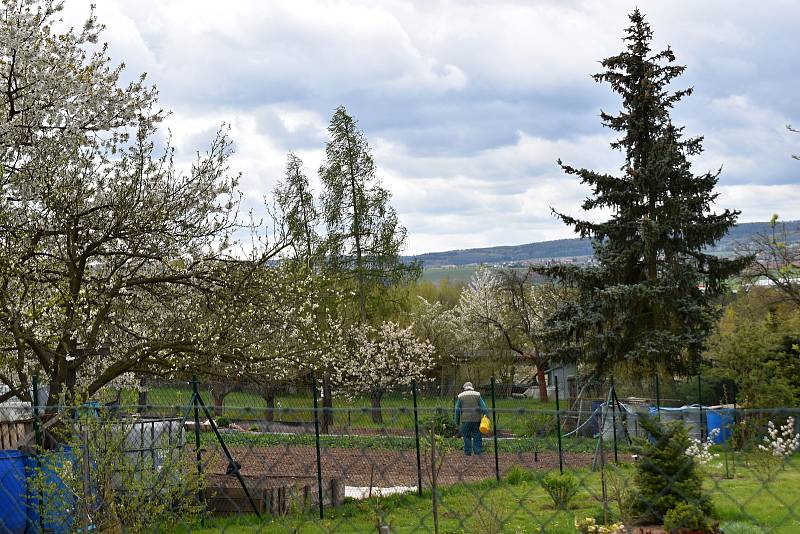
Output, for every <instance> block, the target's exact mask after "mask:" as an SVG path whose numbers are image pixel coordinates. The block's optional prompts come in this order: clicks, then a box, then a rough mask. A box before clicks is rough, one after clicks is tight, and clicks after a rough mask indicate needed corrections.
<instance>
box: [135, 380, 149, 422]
mask: <svg viewBox="0 0 800 534" xmlns="http://www.w3.org/2000/svg"><path fill="white" fill-rule="evenodd" d="M136 405H137V408H136V411H137V412H138V413H140V414H142V413H144V411H145V406H147V378H146V377H145V376H144V375H142V376H140V377H139V394H138V395H137V398H136Z"/></svg>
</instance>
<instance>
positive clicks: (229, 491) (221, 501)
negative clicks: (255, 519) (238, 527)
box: [204, 475, 344, 516]
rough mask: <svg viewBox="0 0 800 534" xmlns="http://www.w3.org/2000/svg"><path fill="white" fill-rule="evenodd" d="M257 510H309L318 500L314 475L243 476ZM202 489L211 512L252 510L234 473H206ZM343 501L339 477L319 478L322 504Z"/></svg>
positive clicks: (280, 513)
mask: <svg viewBox="0 0 800 534" xmlns="http://www.w3.org/2000/svg"><path fill="white" fill-rule="evenodd" d="M243 478H244V480H245V483H246V484H247V489H248V490H249V491H250V496H251V497H252V498H253V501H255V504H256V508H258V512H259V513H260V514H269V515H273V516H283V515H286V514H288V513H289V512H290V511H293V510H294V511H297V510H310V509H312V508H316V507H317V506H318V503H319V493H318V490H317V479H316V478H315V477H282V476H258V477H252V476H246V477H243ZM206 481H207V487H206V489H205V491H204V496H205V500H206V506H207V508H208V510H209V511H210V512H212V513H219V514H231V513H241V512H251V511H252V510H253V508H252V506H251V505H250V502H249V500H248V499H247V495H246V494H245V492H244V489H242V486H241V485H240V484H239V482H238V480H237V479H236V477H234V476H228V475H210V476H209V477H208V478H207V479H206ZM343 501H344V483H343V482H342V481H341V480H340V479H336V478H331V479H327V480H323V505H324V506H339V505H340V504H342V502H343Z"/></svg>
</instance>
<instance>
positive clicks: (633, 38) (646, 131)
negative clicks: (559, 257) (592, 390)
mask: <svg viewBox="0 0 800 534" xmlns="http://www.w3.org/2000/svg"><path fill="white" fill-rule="evenodd" d="M629 19H630V22H631V25H630V27H628V28H627V30H626V36H625V37H624V42H625V45H626V46H625V50H624V51H623V52H621V53H620V54H619V55H616V56H612V57H609V58H607V59H605V60H603V61H602V62H601V64H602V66H603V68H604V70H603V72H601V73H599V74H596V75H594V76H593V78H594V80H595V81H597V82H600V83H608V84H609V85H610V86H611V89H612V90H613V91H614V92H616V93H618V94H619V95H620V96H621V97H622V110H621V111H620V112H618V113H616V114H611V113H606V112H601V120H602V123H603V125H604V126H606V127H608V128H610V129H612V130H614V131H616V132H620V137H619V138H618V139H617V140H616V141H614V142H613V143H611V147H612V149H615V150H619V151H620V152H622V153H623V154H624V156H625V162H624V165H623V166H622V168H621V172H620V173H619V175H612V174H605V173H600V172H595V171H592V170H588V169H583V168H576V167H572V166H569V165H565V164H563V163H562V162H561V161H560V160H559V165H561V167H562V168H563V169H564V171H565V172H566V173H567V174H570V175H575V176H577V177H579V178H580V180H581V182H582V183H584V184H586V185H588V186H589V187H591V189H592V195H591V196H590V197H589V198H587V199H586V200H585V201H584V202H583V204H582V208H583V209H584V210H586V211H591V210H594V209H606V210H609V211H611V212H612V215H611V218H610V219H609V220H606V221H603V222H598V223H596V222H591V221H587V220H581V219H578V218H574V217H571V216H569V215H565V214H562V213H558V212H555V211H554V213H555V214H556V216H557V217H559V218H560V219H561V220H562V221H564V222H565V223H566V224H567V225H569V226H572V227H573V228H574V229H575V232H576V233H578V234H579V235H580V236H581V237H584V238H590V239H591V240H592V243H593V247H594V254H595V264H593V265H591V266H589V267H584V268H581V267H573V266H555V267H551V268H546V269H542V272H543V273H545V274H548V275H550V276H553V277H555V278H557V279H559V280H560V281H562V282H563V283H565V284H567V285H570V286H573V287H575V288H577V289H578V291H577V293H578V296H577V297H576V300H574V301H573V302H572V303H571V304H570V305H569V306H565V307H562V308H561V309H560V310H559V312H558V313H556V314H555V316H554V317H552V320H551V324H552V326H553V327H554V329H553V333H554V334H559V335H560V336H561V337H562V339H564V340H569V341H568V342H567V343H566V349H565V350H564V353H565V354H563V355H562V356H566V357H571V358H573V359H582V360H583V361H587V362H591V363H593V364H595V365H596V371H597V372H602V371H603V370H605V369H607V368H608V367H609V366H612V365H614V364H616V363H620V362H625V363H628V364H633V365H634V366H642V367H644V368H645V369H648V370H652V369H654V368H656V366H660V367H661V368H663V369H669V370H671V371H678V372H679V371H694V370H695V368H696V366H697V365H698V364H699V356H700V353H701V351H702V348H703V345H704V340H705V338H706V336H707V334H708V332H709V330H710V329H711V328H712V326H713V322H714V313H713V311H714V308H713V299H714V297H715V296H716V295H718V294H719V293H720V292H721V291H722V290H723V285H724V281H725V279H726V278H727V277H729V276H730V275H732V274H735V273H737V272H739V271H740V270H741V269H742V267H743V266H744V265H745V263H746V262H747V261H748V259H747V258H742V259H733V260H731V259H721V258H717V257H715V256H713V255H711V254H708V253H707V252H705V251H706V249H707V247H710V246H711V245H713V244H714V243H715V242H716V241H717V240H719V239H720V238H721V237H723V236H724V235H725V234H726V233H727V231H728V229H729V228H731V227H732V226H733V225H734V224H735V222H736V218H737V216H738V214H739V212H738V211H730V210H725V211H723V212H722V213H719V214H717V213H712V212H711V211H710V210H711V206H712V204H713V202H714V199H715V198H716V197H717V194H716V193H715V192H714V187H715V185H716V183H717V179H718V177H719V171H717V172H711V173H704V174H700V175H695V174H693V173H692V170H691V165H690V162H689V159H690V158H691V157H692V156H695V155H697V154H699V153H700V152H701V151H702V138H701V137H685V136H684V133H683V127H679V126H675V125H674V124H673V122H672V120H671V118H670V111H671V110H672V108H673V106H674V105H675V104H676V103H677V102H678V101H680V100H681V99H682V98H684V97H687V96H689V95H691V93H692V89H691V88H687V89H681V90H677V91H673V90H672V89H671V87H670V84H671V83H672V82H673V80H674V79H675V78H677V77H678V76H680V75H681V74H682V73H683V72H684V70H685V68H686V67H684V66H680V65H677V64H675V55H674V54H673V52H672V50H670V49H669V48H667V49H666V50H664V51H662V52H655V53H654V52H652V51H651V46H650V43H651V40H652V37H653V33H652V30H651V29H650V25H649V24H648V23H647V22H646V21H645V18H644V16H643V15H642V14H641V13H640V12H639V10H638V9H637V10H635V11H634V12H633V13H632V14H631V15H629Z"/></svg>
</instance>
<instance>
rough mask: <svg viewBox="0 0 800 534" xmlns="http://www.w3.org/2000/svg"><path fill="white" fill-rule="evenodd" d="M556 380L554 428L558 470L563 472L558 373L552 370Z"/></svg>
mask: <svg viewBox="0 0 800 534" xmlns="http://www.w3.org/2000/svg"><path fill="white" fill-rule="evenodd" d="M553 377H554V378H555V382H556V430H557V431H558V471H559V472H560V473H562V474H563V473H564V452H563V450H562V448H561V403H560V402H559V399H558V375H557V374H556V373H555V372H554V373H553Z"/></svg>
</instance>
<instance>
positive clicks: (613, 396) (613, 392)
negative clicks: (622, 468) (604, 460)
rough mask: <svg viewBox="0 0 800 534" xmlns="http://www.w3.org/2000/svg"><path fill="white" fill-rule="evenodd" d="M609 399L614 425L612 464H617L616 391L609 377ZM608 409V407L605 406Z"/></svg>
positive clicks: (612, 378) (612, 380)
mask: <svg viewBox="0 0 800 534" xmlns="http://www.w3.org/2000/svg"><path fill="white" fill-rule="evenodd" d="M609 398H610V399H611V424H612V425H614V463H615V464H618V463H619V457H618V456H617V403H616V399H617V391H616V390H615V389H614V377H613V376H612V377H611V395H609ZM606 409H608V406H606Z"/></svg>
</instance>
